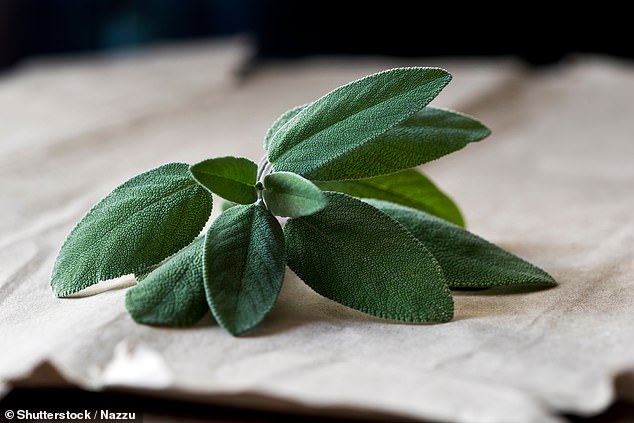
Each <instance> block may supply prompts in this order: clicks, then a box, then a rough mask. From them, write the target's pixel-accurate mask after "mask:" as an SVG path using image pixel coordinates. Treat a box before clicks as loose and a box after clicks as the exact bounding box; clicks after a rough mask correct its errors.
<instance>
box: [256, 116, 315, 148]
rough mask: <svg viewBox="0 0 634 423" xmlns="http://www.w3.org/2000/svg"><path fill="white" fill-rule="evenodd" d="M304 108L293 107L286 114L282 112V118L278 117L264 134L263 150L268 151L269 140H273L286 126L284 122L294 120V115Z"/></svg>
mask: <svg viewBox="0 0 634 423" xmlns="http://www.w3.org/2000/svg"><path fill="white" fill-rule="evenodd" d="M304 107H306V105H303V106H296V107H293V108H292V109H290V110H287V111H286V112H284V113H283V114H282V116H280V117H279V118H277V120H276V121H275V122H273V125H271V127H270V128H269V130H268V131H267V133H266V136H265V137H264V149H265V150H267V151H268V149H269V145H270V144H271V138H273V135H274V134H275V133H276V132H277V131H278V130H279V129H280V128H281V127H282V126H284V125H285V124H286V122H288V121H289V120H291V119H292V118H294V117H295V115H296V114H298V113H299V112H301V111H302V109H303V108H304Z"/></svg>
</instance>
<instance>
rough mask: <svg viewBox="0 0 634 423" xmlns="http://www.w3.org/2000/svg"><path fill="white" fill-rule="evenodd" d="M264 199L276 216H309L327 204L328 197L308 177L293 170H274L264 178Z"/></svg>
mask: <svg viewBox="0 0 634 423" xmlns="http://www.w3.org/2000/svg"><path fill="white" fill-rule="evenodd" d="M263 195H264V201H265V202H266V206H267V207H268V208H269V210H271V213H273V214H274V215H276V216H285V217H301V216H309V215H311V214H313V213H316V212H318V211H319V210H321V209H323V208H324V207H325V206H326V198H325V197H324V194H323V193H322V192H321V190H320V189H319V188H317V186H316V185H315V184H313V183H312V182H310V181H309V180H308V179H304V178H302V177H301V176H299V175H297V174H295V173H291V172H274V173H271V174H269V175H267V176H266V177H265V178H264V191H263Z"/></svg>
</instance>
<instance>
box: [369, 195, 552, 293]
mask: <svg viewBox="0 0 634 423" xmlns="http://www.w3.org/2000/svg"><path fill="white" fill-rule="evenodd" d="M367 202H368V203H369V204H371V205H373V206H374V207H377V208H378V209H380V210H382V211H383V212H384V213H386V214H388V215H390V216H391V217H393V218H394V219H396V220H398V221H399V222H400V223H401V224H402V225H403V226H405V227H406V228H407V229H408V230H409V231H410V232H411V233H412V234H414V236H416V238H418V239H419V240H420V241H421V242H422V243H423V244H424V245H425V247H427V249H428V250H429V251H431V253H432V254H433V255H434V257H436V260H438V263H440V266H441V267H442V269H443V273H444V274H445V277H446V278H447V283H448V284H449V286H450V287H452V288H475V287H491V286H498V285H514V284H531V285H545V286H554V285H557V282H556V281H555V280H554V279H553V278H552V277H551V276H550V275H549V274H548V273H546V272H545V271H543V270H542V269H540V268H538V267H537V266H534V265H532V264H530V263H529V262H527V261H525V260H523V259H521V258H519V257H517V256H515V255H513V254H511V253H509V252H508V251H505V250H503V249H501V248H500V247H497V246H495V245H494V244H491V243H490V242H488V241H486V240H484V239H482V238H480V237H479V236H477V235H474V234H472V233H471V232H468V231H466V230H464V229H462V228H460V227H459V226H456V225H453V224H451V223H448V222H446V221H444V220H442V219H438V218H437V217H434V216H431V215H429V214H427V213H424V212H421V211H418V210H414V209H412V208H409V207H404V206H401V205H398V204H393V203H389V202H386V201H379V200H367Z"/></svg>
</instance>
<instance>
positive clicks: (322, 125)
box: [51, 67, 556, 335]
mask: <svg viewBox="0 0 634 423" xmlns="http://www.w3.org/2000/svg"><path fill="white" fill-rule="evenodd" d="M450 79H451V75H450V74H449V73H447V72H446V71H444V70H442V69H438V68H425V67H410V68H397V69H391V70H387V71H384V72H379V73H376V74H373V75H370V76H367V77H365V78H362V79H359V80H357V81H354V82H351V83H349V84H346V85H344V86H341V87H339V88H337V89H335V90H334V91H331V92H330V93H328V94H326V95H325V96H323V97H321V98H320V99H318V100H316V101H315V102H313V103H310V104H308V105H305V106H300V107H296V108H294V109H292V110H289V111H288V112H286V113H285V114H284V115H282V116H281V117H280V118H279V119H278V120H277V121H276V122H275V123H274V124H273V126H272V127H271V128H270V129H269V131H268V133H267V134H266V137H265V140H264V147H265V150H266V154H265V155H264V158H263V159H262V160H261V162H260V163H259V165H258V164H256V163H254V162H252V161H250V160H247V159H245V158H237V157H220V158H213V159H209V160H205V161H202V162H200V163H197V164H194V165H191V166H189V165H187V164H183V163H170V164H166V165H164V166H161V167H158V168H156V169H153V170H150V171H148V172H146V173H143V174H141V175H138V176H136V177H134V178H132V179H130V180H129V181H127V182H125V183H124V184H123V185H121V186H119V187H117V188H116V189H115V190H114V191H112V192H111V193H110V194H109V195H107V196H106V197H105V198H104V199H103V200H101V201H100V202H99V203H98V204H97V205H95V206H94V207H93V208H92V209H91V210H90V211H89V212H88V214H86V216H84V218H83V219H82V220H81V221H80V222H79V223H78V224H77V225H76V226H75V228H74V229H73V230H72V232H71V233H70V235H69V236H68V238H67V239H66V241H65V242H64V244H63V246H62V248H61V251H60V253H59V255H58V257H57V260H56V262H55V265H54V267H53V271H52V278H51V279H52V280H51V285H52V288H53V292H54V293H55V295H57V296H58V297H64V296H68V295H70V294H73V293H75V292H78V291H80V290H82V289H84V288H86V287H88V286H90V285H93V284H95V283H97V282H99V281H102V280H106V279H111V278H115V277H119V276H123V275H126V274H130V273H134V274H135V275H136V277H137V280H138V281H139V283H138V284H137V285H136V286H134V287H133V288H131V289H129V291H128V292H127V295H126V307H127V309H128V311H129V312H130V314H131V315H132V318H133V319H134V320H135V321H137V322H139V323H144V324H149V325H161V326H189V325H193V324H196V323H197V322H198V321H199V320H200V319H201V318H202V317H203V316H204V315H205V314H206V313H208V311H209V310H211V312H212V314H213V316H214V318H215V319H216V321H217V322H218V323H219V324H220V325H221V326H222V327H223V328H224V329H226V330H227V331H228V332H229V333H231V334H233V335H239V334H241V333H243V332H246V331H248V330H250V329H252V328H254V327H255V326H257V325H258V324H259V323H260V322H261V321H262V320H263V319H264V317H265V316H266V315H267V313H268V312H269V311H270V310H271V308H272V307H273V305H274V303H275V301H276V299H277V296H278V294H279V292H280V289H281V287H282V281H283V279H284V273H285V268H286V266H287V265H288V266H289V267H290V268H291V269H292V270H293V271H294V272H295V273H296V274H297V275H298V276H299V277H300V278H301V279H302V280H303V281H304V282H305V283H306V284H308V285H309V286H310V287H311V288H312V289H313V290H315V291H316V292H318V293H319V294H321V295H323V296H325V297H327V298H330V299H332V300H334V301H337V302H339V303H341V304H344V305H346V306H348V307H352V308H354V309H357V310H360V311H362V312H365V313H368V314H371V315H374V316H379V317H382V318H386V319H396V320H400V321H405V322H446V321H449V320H451V319H452V317H453V301H452V296H451V292H450V289H451V288H485V287H491V286H496V285H509V284H533V285H541V286H552V285H555V284H556V282H555V281H554V280H553V278H552V277H550V276H549V275H548V274H547V273H546V272H544V271H543V270H541V269H539V268H537V267H535V266H534V265H532V264H530V263H528V262H526V261H524V260H522V259H520V258H519V257H517V256H514V255H513V254H511V253H509V252H507V251H504V250H502V249H500V248H498V247H496V246H495V245H493V244H491V243H489V242H487V241H485V240H483V239H482V238H480V237H478V236H476V235H474V234H472V233H470V232H468V231H467V230H465V229H464V221H463V218H462V215H461V213H460V211H459V209H458V207H457V206H456V205H455V204H454V202H453V201H452V200H451V199H450V198H449V197H448V196H447V195H445V194H444V193H443V192H441V191H440V190H439V189H438V188H437V187H436V186H435V185H434V184H433V183H432V182H431V181H430V180H429V179H428V178H427V177H425V176H424V175H423V174H422V173H421V172H420V171H419V170H417V169H416V167H417V166H419V165H421V164H423V163H426V162H429V161H432V160H434V159H437V158H439V157H441V156H443V155H445V154H448V153H451V152H453V151H456V150H459V149H461V148H463V147H464V146H466V145H467V144H469V143H471V142H475V141H479V140H482V139H483V138H485V137H487V136H488V135H489V133H490V131H489V129H487V128H486V127H485V126H484V125H482V123H480V122H478V121H477V120H475V119H473V118H471V117H468V116H466V115H464V114H460V113H456V112H452V111H449V110H444V109H438V108H433V107H429V106H427V105H428V103H429V102H430V101H431V100H432V99H433V98H434V97H435V96H436V95H437V94H438V93H439V92H440V91H441V90H442V89H443V88H444V87H445V86H446V85H447V83H448V82H449V81H450ZM212 193H214V194H216V195H218V196H219V197H222V198H223V199H225V202H224V204H223V212H222V213H221V214H220V215H219V217H217V218H216V220H215V221H214V222H213V223H212V224H211V225H210V226H209V229H208V230H207V231H206V233H205V234H204V235H201V236H199V234H200V233H201V231H202V229H203V228H204V226H205V225H206V223H207V221H208V220H209V218H210V215H211V210H212ZM276 216H281V217H287V218H288V220H287V222H286V224H285V226H284V228H282V226H281V224H280V221H279V220H278V219H277V218H276Z"/></svg>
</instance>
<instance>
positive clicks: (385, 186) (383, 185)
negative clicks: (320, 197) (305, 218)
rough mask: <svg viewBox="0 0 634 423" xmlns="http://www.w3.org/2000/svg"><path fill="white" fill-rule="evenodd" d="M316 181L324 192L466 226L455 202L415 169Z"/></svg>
mask: <svg viewBox="0 0 634 423" xmlns="http://www.w3.org/2000/svg"><path fill="white" fill-rule="evenodd" d="M315 184H316V185H317V186H318V187H319V188H321V189H322V190H324V191H338V192H343V193H344V194H348V195H352V196H353V197H357V198H375V199H378V200H385V201H390V202H392V203H397V204H402V205H404V206H408V207H412V208H415V209H417V210H421V211H424V212H427V213H429V214H432V215H434V216H438V217H440V218H442V219H445V220H447V221H449V222H451V223H455V224H456V225H459V226H465V223H464V219H463V217H462V213H460V209H459V208H458V206H457V205H456V203H454V202H453V200H452V199H451V198H449V196H447V194H445V193H444V192H442V191H441V190H440V189H438V187H437V186H436V185H434V183H433V182H432V181H431V180H430V179H429V178H427V177H426V176H425V175H424V174H423V173H422V172H420V171H418V170H417V169H407V170H403V171H400V172H397V173H392V174H389V175H381V176H374V177H372V178H366V179H355V180H348V181H320V182H315Z"/></svg>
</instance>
